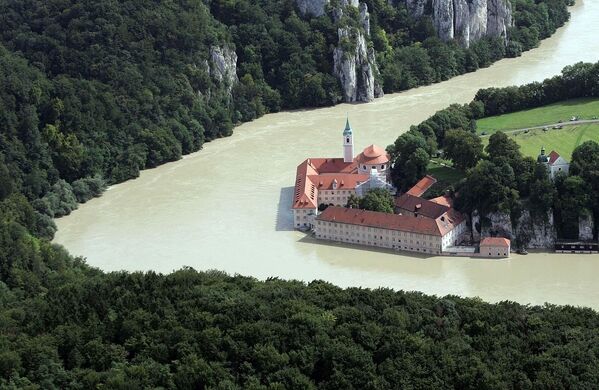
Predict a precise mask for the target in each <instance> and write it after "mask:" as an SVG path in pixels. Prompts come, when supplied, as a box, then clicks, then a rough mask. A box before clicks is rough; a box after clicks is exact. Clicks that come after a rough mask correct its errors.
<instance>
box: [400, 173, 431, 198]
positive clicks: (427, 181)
mask: <svg viewBox="0 0 599 390" xmlns="http://www.w3.org/2000/svg"><path fill="white" fill-rule="evenodd" d="M436 182H437V179H435V178H434V177H432V176H430V175H426V176H424V177H423V178H422V179H420V181H419V182H418V183H416V184H414V186H413V187H412V188H410V189H409V190H408V192H407V193H408V194H410V195H414V196H422V194H424V193H425V192H426V191H427V190H428V189H429V188H431V187H432V186H433V184H435V183H436Z"/></svg>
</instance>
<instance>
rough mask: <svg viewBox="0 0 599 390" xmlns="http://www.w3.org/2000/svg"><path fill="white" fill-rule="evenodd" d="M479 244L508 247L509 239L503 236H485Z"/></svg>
mask: <svg viewBox="0 0 599 390" xmlns="http://www.w3.org/2000/svg"><path fill="white" fill-rule="evenodd" d="M480 246H500V247H505V248H507V247H509V246H510V240H508V239H507V238H503V237H485V238H483V239H482V240H481V242H480Z"/></svg>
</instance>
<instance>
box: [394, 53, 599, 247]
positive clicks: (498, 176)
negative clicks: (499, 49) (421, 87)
mask: <svg viewBox="0 0 599 390" xmlns="http://www.w3.org/2000/svg"><path fill="white" fill-rule="evenodd" d="M582 97H599V63H596V64H589V63H578V64H575V65H572V66H567V67H565V68H564V69H563V71H562V74H561V75H557V76H555V77H552V78H549V79H546V80H544V81H543V82H535V83H531V84H526V85H523V86H519V87H515V86H514V87H507V88H488V89H482V90H480V91H478V93H477V94H476V96H475V98H474V100H473V101H472V102H470V103H469V104H464V105H457V104H454V105H451V106H450V107H448V108H446V109H444V110H441V111H439V112H437V113H435V115H433V116H432V117H430V118H429V119H427V120H425V121H424V122H422V123H420V124H419V125H417V126H412V127H411V129H410V131H408V132H407V133H405V134H403V135H401V136H400V137H398V138H397V140H396V141H395V143H394V144H393V145H391V146H389V148H388V149H389V151H390V152H391V154H392V156H393V158H394V161H395V164H396V168H395V169H394V170H393V171H392V177H393V179H394V180H395V183H396V185H397V186H398V188H403V189H405V188H409V187H410V186H411V185H413V184H414V183H415V182H416V181H417V180H418V179H419V178H420V177H422V176H423V175H424V173H425V172H426V167H427V164H428V161H429V159H430V156H431V155H433V154H435V153H437V150H438V149H439V148H441V149H443V150H444V152H445V156H446V158H448V159H450V160H452V161H453V162H454V164H455V166H457V167H459V168H460V169H464V170H467V175H466V178H465V180H463V181H462V182H461V183H459V184H458V185H457V187H456V188H451V189H450V192H452V193H456V192H457V193H459V196H457V197H456V207H457V208H459V209H460V210H462V211H464V212H467V213H472V212H473V211H475V210H476V211H477V212H480V213H481V214H482V215H486V214H488V213H493V212H503V213H507V214H509V215H510V216H511V219H512V223H513V224H515V221H517V219H518V218H519V216H520V215H521V213H522V211H523V210H524V209H527V210H529V211H530V212H531V214H532V216H533V218H535V219H537V220H539V221H540V220H543V221H546V220H547V218H548V213H550V212H551V213H553V216H554V221H555V223H554V224H555V226H556V227H557V229H558V234H559V236H560V237H562V238H567V239H577V238H578V221H579V217H586V216H589V215H592V216H593V217H594V220H596V221H599V144H597V143H596V142H593V141H587V142H584V143H582V144H581V145H579V146H578V147H577V148H576V149H575V150H574V153H573V154H572V160H571V161H570V163H571V166H570V172H569V176H565V175H559V176H558V177H557V178H556V180H554V181H552V180H550V179H549V178H548V176H547V173H546V168H545V167H544V166H543V164H540V163H538V162H537V161H536V160H535V159H533V158H530V157H524V156H523V155H522V153H521V152H520V150H519V149H520V147H519V145H518V144H517V143H516V142H515V141H514V140H512V139H510V138H508V137H507V136H506V135H505V134H504V133H502V132H497V133H495V134H493V135H491V136H490V138H489V144H488V145H487V146H486V148H485V149H484V150H483V145H482V142H481V141H480V138H479V137H478V135H476V134H475V131H476V123H475V120H476V119H480V118H483V117H485V116H492V115H497V114H505V113H509V112H515V111H519V110H524V109H527V108H534V107H540V106H544V105H547V104H550V103H555V102H559V101H563V100H568V99H573V98H582ZM594 234H595V237H597V226H595V232H594ZM524 244H525V243H524Z"/></svg>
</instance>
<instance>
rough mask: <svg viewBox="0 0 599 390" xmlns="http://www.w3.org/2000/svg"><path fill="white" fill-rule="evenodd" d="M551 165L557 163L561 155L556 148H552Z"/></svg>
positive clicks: (550, 154)
mask: <svg viewBox="0 0 599 390" xmlns="http://www.w3.org/2000/svg"><path fill="white" fill-rule="evenodd" d="M548 157H549V165H553V163H555V161H556V160H557V159H558V158H559V157H560V156H559V153H558V152H556V151H555V150H552V151H551V153H549V156H548Z"/></svg>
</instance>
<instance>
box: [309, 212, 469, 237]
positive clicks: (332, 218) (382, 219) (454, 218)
mask: <svg viewBox="0 0 599 390" xmlns="http://www.w3.org/2000/svg"><path fill="white" fill-rule="evenodd" d="M450 211H451V212H452V213H451V214H450V213H446V214H444V215H443V216H441V217H439V218H438V219H433V218H428V217H424V216H418V217H414V216H408V215H399V214H388V213H379V212H376V211H368V210H358V209H350V208H345V207H336V206H329V207H328V208H327V209H326V210H325V211H323V212H322V213H321V214H320V215H318V217H316V220H318V221H325V222H337V223H346V224H349V225H358V226H369V227H376V228H381V229H388V230H398V231H403V232H411V233H419V234H426V235H431V236H443V235H445V234H446V233H447V232H449V231H451V230H452V229H453V228H454V227H455V225H457V224H458V223H460V222H461V221H462V220H463V218H462V217H461V216H460V215H459V213H458V215H456V214H455V213H456V212H454V211H453V210H450Z"/></svg>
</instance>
